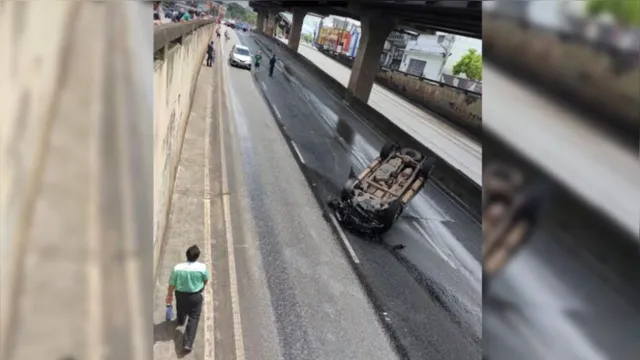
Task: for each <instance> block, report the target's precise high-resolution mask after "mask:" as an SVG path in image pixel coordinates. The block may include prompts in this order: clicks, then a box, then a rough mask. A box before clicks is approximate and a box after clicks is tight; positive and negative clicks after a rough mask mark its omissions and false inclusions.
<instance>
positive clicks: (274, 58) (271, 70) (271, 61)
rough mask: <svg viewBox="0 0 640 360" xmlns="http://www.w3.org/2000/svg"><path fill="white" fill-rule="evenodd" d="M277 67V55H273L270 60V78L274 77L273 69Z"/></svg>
mask: <svg viewBox="0 0 640 360" xmlns="http://www.w3.org/2000/svg"><path fill="white" fill-rule="evenodd" d="M275 67H276V54H273V56H272V57H271V59H270V60H269V77H273V68H275Z"/></svg>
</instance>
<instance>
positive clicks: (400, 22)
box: [249, 0, 482, 102]
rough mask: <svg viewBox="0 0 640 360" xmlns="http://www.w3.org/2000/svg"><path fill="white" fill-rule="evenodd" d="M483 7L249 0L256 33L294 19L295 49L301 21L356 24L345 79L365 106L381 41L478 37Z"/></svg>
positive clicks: (448, 3)
mask: <svg viewBox="0 0 640 360" xmlns="http://www.w3.org/2000/svg"><path fill="white" fill-rule="evenodd" d="M481 5H482V3H481V2H479V1H402V2H400V1H382V0H373V1H369V2H367V3H366V6H364V3H362V2H356V1H293V0H291V1H288V0H281V1H275V0H274V1H249V6H251V8H253V9H254V10H255V11H256V12H257V13H258V24H257V29H258V30H259V31H262V32H264V33H266V34H267V35H270V36H273V34H274V32H275V29H276V17H277V16H278V13H279V12H281V11H288V12H291V13H292V14H293V19H292V24H291V31H290V33H289V42H288V46H289V47H290V48H291V49H292V50H294V51H297V50H298V46H299V44H300V32H301V30H302V21H303V20H304V17H305V16H306V15H307V14H308V13H314V14H319V15H326V16H328V15H337V16H344V17H349V18H352V19H356V20H359V21H360V22H361V24H362V38H361V41H360V44H359V46H358V52H357V55H356V59H355V61H354V65H353V69H352V72H351V77H350V79H349V85H348V89H349V93H350V95H351V96H354V97H355V98H358V99H360V100H362V101H364V102H367V101H368V99H369V95H370V93H371V89H372V87H373V83H374V80H375V75H376V73H377V69H378V65H379V59H380V55H381V54H382V50H383V47H384V42H385V40H386V38H387V36H388V35H389V34H390V33H391V30H393V29H394V28H395V29H407V30H414V31H421V32H427V31H444V32H447V33H451V34H456V35H463V36H468V37H474V38H480V37H481V35H482V7H481Z"/></svg>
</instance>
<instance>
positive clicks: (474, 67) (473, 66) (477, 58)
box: [453, 49, 482, 80]
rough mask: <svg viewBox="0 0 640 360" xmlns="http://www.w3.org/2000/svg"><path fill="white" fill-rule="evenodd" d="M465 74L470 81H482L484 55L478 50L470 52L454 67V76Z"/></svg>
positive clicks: (470, 50)
mask: <svg viewBox="0 0 640 360" xmlns="http://www.w3.org/2000/svg"><path fill="white" fill-rule="evenodd" d="M460 74H463V75H465V76H466V78H467V79H469V80H482V55H481V54H479V53H478V50H476V49H469V51H468V52H467V53H466V54H465V55H464V56H463V57H462V58H460V60H458V62H457V63H456V64H455V65H453V75H456V76H458V75H460Z"/></svg>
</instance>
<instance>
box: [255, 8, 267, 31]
mask: <svg viewBox="0 0 640 360" xmlns="http://www.w3.org/2000/svg"><path fill="white" fill-rule="evenodd" d="M264 25H265V12H264V11H263V10H261V11H258V19H257V24H256V28H257V30H258V31H261V32H264Z"/></svg>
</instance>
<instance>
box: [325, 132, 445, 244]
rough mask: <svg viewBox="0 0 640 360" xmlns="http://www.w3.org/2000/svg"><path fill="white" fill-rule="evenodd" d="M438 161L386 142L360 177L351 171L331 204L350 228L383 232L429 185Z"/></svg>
mask: <svg viewBox="0 0 640 360" xmlns="http://www.w3.org/2000/svg"><path fill="white" fill-rule="evenodd" d="M435 161H436V160H435V159H434V158H429V157H427V156H425V155H424V154H422V153H420V152H418V151H416V150H414V149H410V148H403V147H399V146H398V145H395V144H386V145H385V146H384V147H383V148H382V150H380V157H378V158H376V159H375V160H374V161H373V163H371V165H369V166H368V167H367V168H366V169H364V171H362V173H361V174H360V175H359V176H356V174H355V173H354V172H353V169H352V170H351V171H350V174H349V179H348V180H347V182H346V184H345V185H344V187H343V188H342V191H341V193H340V198H339V199H332V200H331V201H330V202H329V206H330V207H331V208H332V209H333V210H334V211H335V214H336V218H337V219H338V221H339V222H340V223H341V224H342V225H343V226H345V227H346V228H347V229H349V230H351V231H354V232H359V233H363V234H368V235H380V234H382V233H384V232H386V231H387V230H389V229H390V228H391V226H392V225H393V224H394V223H395V221H396V220H397V219H398V217H400V214H402V212H403V210H404V207H405V206H406V205H407V203H408V202H409V201H411V199H413V197H414V196H415V195H416V194H418V192H419V191H420V189H422V187H423V186H424V184H426V182H427V180H428V179H429V176H430V175H431V172H432V171H433V168H434V166H435Z"/></svg>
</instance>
